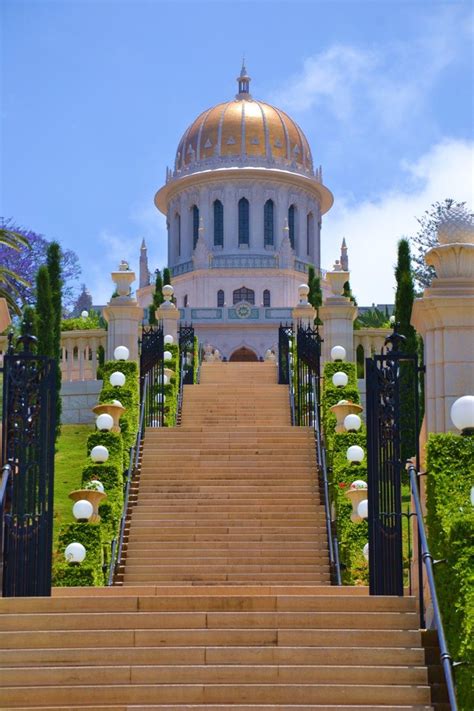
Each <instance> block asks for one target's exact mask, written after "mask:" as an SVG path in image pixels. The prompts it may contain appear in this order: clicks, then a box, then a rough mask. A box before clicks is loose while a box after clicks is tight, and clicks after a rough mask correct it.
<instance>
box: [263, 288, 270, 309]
mask: <svg viewBox="0 0 474 711" xmlns="http://www.w3.org/2000/svg"><path fill="white" fill-rule="evenodd" d="M271 304H272V301H271V297H270V289H265V290H264V292H263V305H264V306H271Z"/></svg>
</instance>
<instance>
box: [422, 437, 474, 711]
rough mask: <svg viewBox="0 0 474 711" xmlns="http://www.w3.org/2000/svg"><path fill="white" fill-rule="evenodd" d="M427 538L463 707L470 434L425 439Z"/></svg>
mask: <svg viewBox="0 0 474 711" xmlns="http://www.w3.org/2000/svg"><path fill="white" fill-rule="evenodd" d="M427 470H428V476H427V477H426V482H427V484H426V493H427V517H426V523H427V527H428V541H429V546H430V549H431V553H432V555H433V556H434V558H436V559H441V560H442V559H445V560H446V562H445V563H440V564H439V565H437V566H436V568H435V575H436V590H437V594H438V599H439V604H440V607H441V613H442V617H443V624H444V628H445V633H446V638H447V643H448V648H449V651H450V653H451V655H452V657H453V659H454V660H455V661H456V662H462V664H461V665H460V666H458V667H456V693H457V697H458V705H459V708H460V710H461V711H470V709H473V708H474V689H473V686H472V673H473V668H474V511H473V508H472V505H471V502H470V491H471V487H472V486H474V437H462V436H460V435H455V434H432V435H430V437H429V439H428V444H427Z"/></svg>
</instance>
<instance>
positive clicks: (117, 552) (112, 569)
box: [107, 374, 150, 585]
mask: <svg viewBox="0 0 474 711" xmlns="http://www.w3.org/2000/svg"><path fill="white" fill-rule="evenodd" d="M149 380H150V375H149V374H147V375H146V376H145V377H144V379H143V389H142V401H141V403H140V419H139V424H138V432H137V437H136V440H135V443H134V445H133V446H132V447H130V462H129V465H128V470H127V474H126V478H125V492H124V501H123V509H122V516H121V518H120V528H119V533H118V536H116V537H115V538H114V539H113V541H112V545H111V551H110V563H109V571H108V576H107V585H113V584H114V578H115V576H116V575H117V573H118V569H119V567H120V563H121V561H122V555H123V541H124V536H125V527H126V524H127V516H128V504H129V500H130V487H131V484H132V480H133V477H134V476H135V474H136V472H137V471H138V466H139V461H140V448H141V445H142V442H143V437H144V423H145V404H146V401H147V393H148V387H149Z"/></svg>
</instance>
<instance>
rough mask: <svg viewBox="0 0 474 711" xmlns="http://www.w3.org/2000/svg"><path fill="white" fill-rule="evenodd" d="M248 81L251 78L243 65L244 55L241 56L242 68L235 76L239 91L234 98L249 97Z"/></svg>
mask: <svg viewBox="0 0 474 711" xmlns="http://www.w3.org/2000/svg"><path fill="white" fill-rule="evenodd" d="M250 82H251V79H250V77H249V75H248V74H247V69H246V67H245V56H244V57H242V69H241V70H240V74H239V76H238V77H237V84H238V86H239V92H238V94H236V95H235V98H236V99H250V98H251V96H250Z"/></svg>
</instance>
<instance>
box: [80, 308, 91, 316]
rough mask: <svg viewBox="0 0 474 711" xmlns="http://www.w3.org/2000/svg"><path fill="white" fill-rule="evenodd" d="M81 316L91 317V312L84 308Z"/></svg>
mask: <svg viewBox="0 0 474 711" xmlns="http://www.w3.org/2000/svg"><path fill="white" fill-rule="evenodd" d="M81 318H89V312H88V311H86V310H85V309H84V311H81Z"/></svg>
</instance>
